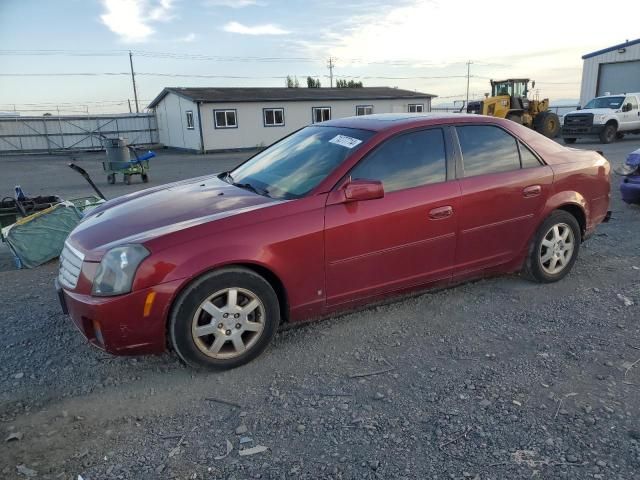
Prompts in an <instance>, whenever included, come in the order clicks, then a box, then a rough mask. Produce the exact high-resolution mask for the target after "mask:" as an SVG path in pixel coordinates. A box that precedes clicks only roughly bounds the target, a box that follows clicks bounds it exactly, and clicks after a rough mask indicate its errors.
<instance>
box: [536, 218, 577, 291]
mask: <svg viewBox="0 0 640 480" xmlns="http://www.w3.org/2000/svg"><path fill="white" fill-rule="evenodd" d="M556 227H558V234H559V235H556V233H555V228H556ZM564 231H568V234H567V237H566V238H565V239H564V240H563V239H562V236H563V234H564ZM581 238H582V234H581V231H580V225H579V224H578V221H577V220H576V218H575V217H574V216H573V215H571V214H570V213H569V212H565V211H564V210H555V211H553V212H552V213H551V215H549V217H547V219H546V220H545V221H544V222H542V225H540V227H539V228H538V231H537V232H536V234H535V236H534V237H533V240H532V242H531V245H530V246H529V254H528V257H527V262H526V264H525V274H526V275H527V276H528V277H529V278H530V279H532V280H534V281H536V282H539V283H552V282H557V281H558V280H561V279H562V278H564V277H565V276H566V275H567V274H568V273H569V272H570V271H571V269H572V268H573V265H574V263H575V262H576V259H577V258H578V252H579V251H580V241H581ZM566 239H569V240H570V241H569V242H567V241H566ZM560 240H562V244H561V245H558V243H559V241H560ZM569 245H571V250H570V252H569V251H568V250H569ZM556 253H558V256H556ZM547 255H551V258H549V259H548V260H544V259H545V258H546V257H547ZM559 256H562V258H563V259H564V260H562V262H563V264H562V266H561V267H562V268H560V269H559V270H555V271H554V268H553V267H554V265H555V267H559V266H560V265H558V264H560V263H561V260H560V258H559ZM556 259H557V260H556ZM554 260H556V262H555V263H554Z"/></svg>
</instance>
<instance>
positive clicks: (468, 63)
mask: <svg viewBox="0 0 640 480" xmlns="http://www.w3.org/2000/svg"><path fill="white" fill-rule="evenodd" d="M472 63H473V62H472V61H471V60H469V61H468V62H467V102H466V103H465V105H466V106H467V107H468V106H469V79H470V78H471V64H472Z"/></svg>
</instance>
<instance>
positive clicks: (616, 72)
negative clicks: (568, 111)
mask: <svg viewBox="0 0 640 480" xmlns="http://www.w3.org/2000/svg"><path fill="white" fill-rule="evenodd" d="M582 59H583V60H584V63H583V65H582V87H581V88H580V105H583V106H584V104H585V103H587V102H588V101H589V100H591V99H592V98H594V97H599V96H601V95H606V94H607V93H611V94H616V93H629V92H640V38H638V39H636V40H631V41H627V42H625V43H621V44H620V45H614V46H613V47H609V48H605V49H603V50H598V51H597V52H593V53H588V54H587V55H584V56H583V57H582Z"/></svg>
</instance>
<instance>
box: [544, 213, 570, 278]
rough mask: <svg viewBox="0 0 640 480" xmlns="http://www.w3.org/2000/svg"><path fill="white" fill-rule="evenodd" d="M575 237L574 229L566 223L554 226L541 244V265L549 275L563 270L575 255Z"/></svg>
mask: <svg viewBox="0 0 640 480" xmlns="http://www.w3.org/2000/svg"><path fill="white" fill-rule="evenodd" d="M574 250H575V238H574V235H573V230H572V229H571V227H570V226H569V225H567V224H566V223H558V224H556V225H554V226H552V227H551V228H550V229H549V230H548V231H547V233H546V234H545V236H544V237H543V238H542V243H541V244H540V253H539V258H540V266H541V267H542V269H543V270H544V271H545V272H546V273H548V274H549V275H557V274H558V273H560V272H562V270H564V269H565V268H566V267H567V265H568V264H569V262H570V261H571V257H572V256H573V252H574Z"/></svg>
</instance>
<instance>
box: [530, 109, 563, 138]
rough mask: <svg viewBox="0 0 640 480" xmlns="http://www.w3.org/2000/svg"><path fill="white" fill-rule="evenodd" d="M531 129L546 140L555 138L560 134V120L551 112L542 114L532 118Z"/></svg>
mask: <svg viewBox="0 0 640 480" xmlns="http://www.w3.org/2000/svg"><path fill="white" fill-rule="evenodd" d="M533 128H534V130H535V131H536V132H538V133H541V134H542V135H544V136H545V137H547V138H555V137H557V136H558V133H559V132H560V119H559V118H558V115H556V114H555V113H553V112H542V113H539V114H538V115H536V117H535V118H534V120H533Z"/></svg>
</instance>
